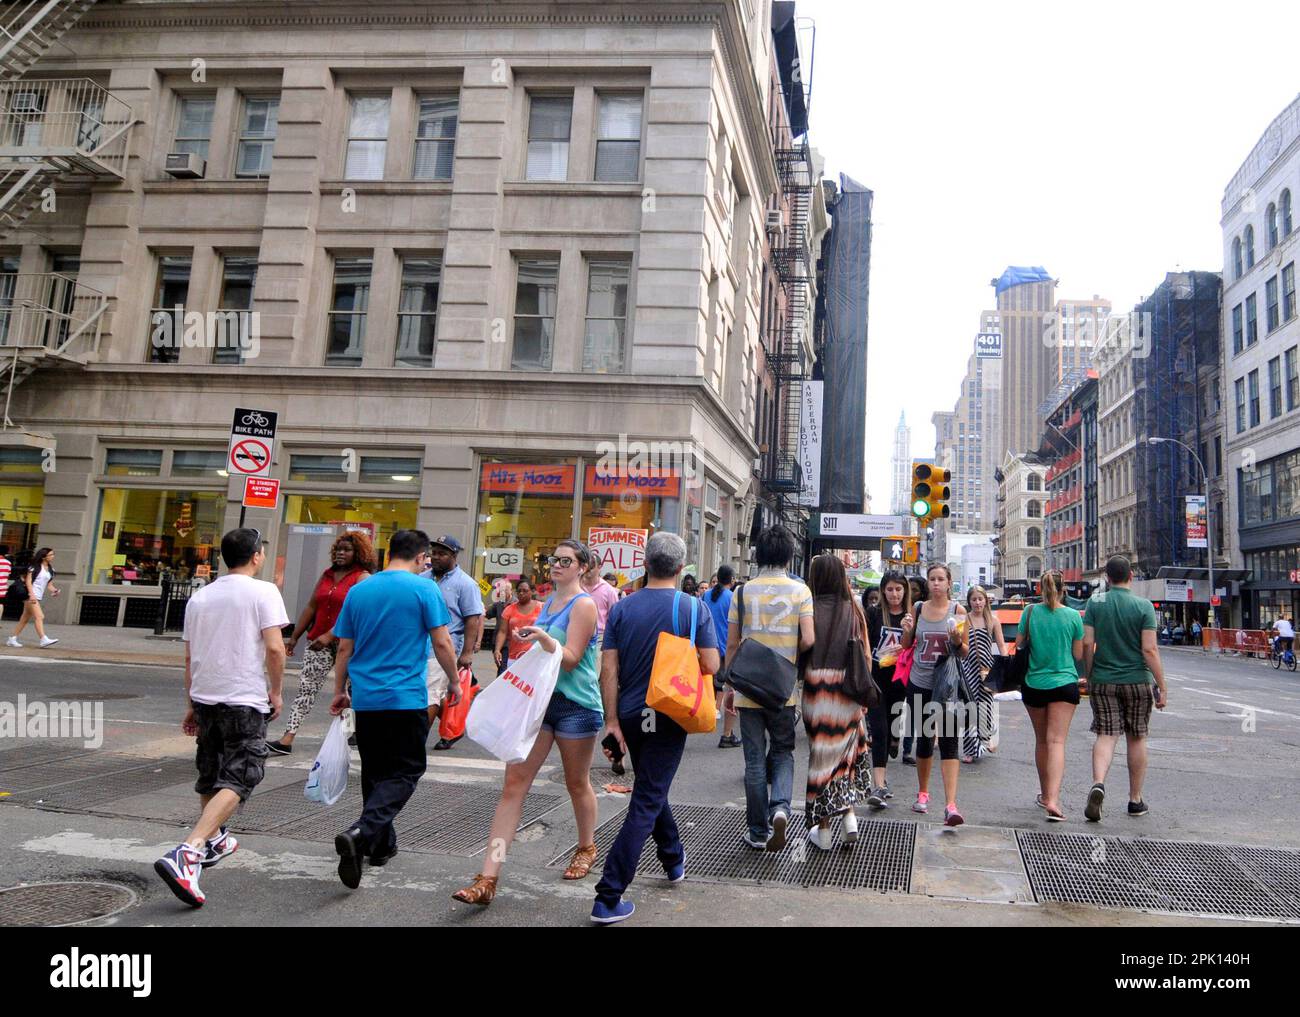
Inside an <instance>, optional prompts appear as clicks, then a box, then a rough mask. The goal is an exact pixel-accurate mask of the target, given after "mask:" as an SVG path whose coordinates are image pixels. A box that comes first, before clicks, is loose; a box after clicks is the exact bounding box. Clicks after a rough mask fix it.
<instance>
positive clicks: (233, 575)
mask: <svg viewBox="0 0 1300 1017" xmlns="http://www.w3.org/2000/svg"><path fill="white" fill-rule="evenodd" d="M221 558H222V561H224V562H225V564H226V568H227V569H228V572H227V574H226V575H224V576H222V577H221V578H220V579H218V580H217V581H216V582H213V583H210V584H209V585H207V586H205V587H203V589H201V590H199V591H198V592H197V593H195V594H194V595H193V596H191V597H190V600H189V604H188V605H186V608H185V692H186V695H187V696H188V699H189V708H188V709H187V710H186V711H185V719H184V720H183V721H182V722H181V730H182V731H184V732H185V733H186V734H187V735H194V736H196V738H197V742H198V751H197V752H196V754H195V765H196V766H197V767H198V771H199V779H198V780H197V781H196V782H195V784H194V790H195V791H197V792H198V794H199V799H200V801H201V802H202V804H203V809H202V814H201V815H200V816H199V821H198V823H197V824H196V825H195V827H194V829H193V830H191V831H190V835H189V836H188V837H187V838H186V839H185V841H184V842H183V843H181V844H179V845H177V847H175V848H174V849H173V850H171V851H169V852H168V853H167V854H165V855H163V856H162V858H160V859H158V861H156V862H155V863H154V871H156V872H157V873H158V875H160V876H162V878H163V880H164V881H165V882H166V883H167V885H168V886H169V887H171V890H172V893H174V894H176V896H177V897H178V898H180V899H181V900H182V901H184V902H185V903H186V904H189V905H190V906H191V907H199V906H201V905H202V904H203V901H204V899H205V897H204V894H203V891H202V890H200V889H199V873H200V872H201V871H202V870H203V869H205V868H208V867H209V866H212V865H216V864H217V862H219V861H221V859H223V858H225V857H226V856H227V855H232V854H234V853H235V848H236V847H237V846H238V845H237V844H236V842H235V838H234V837H232V836H231V835H230V833H229V831H228V830H227V829H226V823H227V822H228V821H229V820H230V817H231V816H232V815H234V812H235V810H236V809H237V808H239V805H240V803H241V802H243V801H245V800H246V799H247V798H248V796H249V795H250V794H252V792H253V788H255V787H257V785H258V784H259V783H260V782H261V780H262V777H263V775H264V773H265V765H266V757H267V754H268V752H269V750H268V749H267V747H266V725H267V722H268V721H270V720H275V718H276V717H278V716H279V715H280V708H281V705H282V701H281V695H280V690H281V685H282V684H283V681H284V662H285V656H286V654H285V647H284V636H283V633H282V632H281V630H282V629H283V628H284V626H286V625H288V624H289V614H288V612H287V611H285V609H284V599H283V598H282V597H281V596H280V591H279V589H277V588H276V586H275V584H274V583H268V582H265V581H264V580H261V579H257V578H255V577H256V575H257V573H258V572H260V571H261V569H262V564H263V563H264V562H265V561H266V551H265V550H264V547H263V541H262V534H261V533H259V532H258V531H257V530H254V529H249V528H242V529H237V530H231V531H230V532H229V533H227V534H226V535H225V536H224V537H222V538H221ZM268 686H269V687H268Z"/></svg>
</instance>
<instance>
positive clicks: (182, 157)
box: [166, 152, 208, 180]
mask: <svg viewBox="0 0 1300 1017" xmlns="http://www.w3.org/2000/svg"><path fill="white" fill-rule="evenodd" d="M166 170H167V175H168V176H173V177H177V178H179V179H182V180H202V179H203V178H204V177H205V176H207V173H208V161H207V160H206V159H204V158H203V157H202V156H199V155H195V154H194V153H193V152H172V153H171V154H169V155H168V156H167V166H166Z"/></svg>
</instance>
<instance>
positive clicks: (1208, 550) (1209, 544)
mask: <svg viewBox="0 0 1300 1017" xmlns="http://www.w3.org/2000/svg"><path fill="white" fill-rule="evenodd" d="M1165 442H1168V443H1169V444H1171V445H1177V446H1179V447H1180V448H1184V449H1186V450H1187V454H1188V455H1190V456H1191V457H1192V458H1193V459H1195V460H1196V465H1197V466H1198V467H1200V470H1201V484H1202V486H1203V488H1204V490H1205V563H1206V565H1208V566H1209V576H1210V604H1209V610H1210V628H1212V629H1217V628H1218V627H1219V626H1218V620H1217V616H1216V615H1215V613H1214V525H1213V523H1214V520H1213V519H1212V518H1211V517H1210V512H1211V508H1210V475H1209V474H1208V473H1207V472H1206V471H1205V464H1204V463H1203V462H1201V457H1200V456H1198V455H1197V454H1196V450H1195V449H1193V448H1192V447H1191V446H1190V445H1188V444H1187V443H1186V442H1182V441H1179V440H1178V439H1177V438H1148V439H1147V444H1148V445H1160V444H1163V443H1165Z"/></svg>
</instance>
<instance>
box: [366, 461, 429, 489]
mask: <svg viewBox="0 0 1300 1017" xmlns="http://www.w3.org/2000/svg"><path fill="white" fill-rule="evenodd" d="M420 467H421V463H420V460H419V459H407V458H395V457H392V456H362V457H361V476H360V477H359V478H358V479H359V480H360V481H361V483H363V484H411V485H414V486H415V487H419V486H420Z"/></svg>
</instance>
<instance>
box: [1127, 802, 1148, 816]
mask: <svg viewBox="0 0 1300 1017" xmlns="http://www.w3.org/2000/svg"><path fill="white" fill-rule="evenodd" d="M1150 811H1151V810H1150V809H1148V808H1147V803H1146V802H1144V801H1140V800H1139V801H1136V802H1129V803H1128V814H1129V815H1130V816H1145V815H1146V814H1147V813H1148V812H1150Z"/></svg>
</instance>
